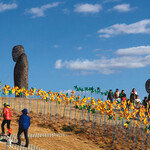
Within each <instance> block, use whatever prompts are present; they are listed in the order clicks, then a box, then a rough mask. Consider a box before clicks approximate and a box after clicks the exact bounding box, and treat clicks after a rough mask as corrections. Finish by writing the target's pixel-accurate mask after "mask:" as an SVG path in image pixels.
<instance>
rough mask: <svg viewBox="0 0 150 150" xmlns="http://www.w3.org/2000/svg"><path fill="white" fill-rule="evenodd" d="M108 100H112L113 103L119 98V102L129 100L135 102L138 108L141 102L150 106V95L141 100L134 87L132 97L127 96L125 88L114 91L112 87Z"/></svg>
mask: <svg viewBox="0 0 150 150" xmlns="http://www.w3.org/2000/svg"><path fill="white" fill-rule="evenodd" d="M107 100H110V102H111V103H112V102H113V101H114V100H117V101H118V102H120V101H125V100H126V101H127V102H130V103H133V104H134V106H135V107H136V108H138V107H139V106H140V105H139V104H142V105H143V106H144V107H145V108H149V107H150V97H148V98H147V97H144V99H143V101H141V100H140V98H139V96H138V94H137V92H136V89H135V88H133V89H132V92H131V93H130V98H127V96H126V94H125V91H124V90H122V91H121V92H119V89H116V91H115V92H114V93H113V91H112V90H111V89H110V90H109V93H108V96H107Z"/></svg>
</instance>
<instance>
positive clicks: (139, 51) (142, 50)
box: [115, 46, 150, 56]
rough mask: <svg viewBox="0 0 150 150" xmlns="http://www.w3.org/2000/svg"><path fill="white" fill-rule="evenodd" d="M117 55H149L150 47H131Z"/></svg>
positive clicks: (118, 52)
mask: <svg viewBox="0 0 150 150" xmlns="http://www.w3.org/2000/svg"><path fill="white" fill-rule="evenodd" d="M115 54H117V55H124V56H125V55H126V56H128V55H132V56H134V55H148V54H150V46H138V47H131V48H125V49H118V50H117V51H116V52H115Z"/></svg>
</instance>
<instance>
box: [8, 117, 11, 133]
mask: <svg viewBox="0 0 150 150" xmlns="http://www.w3.org/2000/svg"><path fill="white" fill-rule="evenodd" d="M10 122H11V120H7V130H8V136H10V135H11V130H10Z"/></svg>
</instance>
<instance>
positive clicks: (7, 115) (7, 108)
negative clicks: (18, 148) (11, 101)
mask: <svg viewBox="0 0 150 150" xmlns="http://www.w3.org/2000/svg"><path fill="white" fill-rule="evenodd" d="M11 117H12V112H11V110H10V106H9V105H8V104H7V103H4V108H3V118H4V119H3V122H2V124H1V128H2V135H4V134H5V130H4V126H5V124H6V123H7V130H8V135H9V136H10V134H11V129H10V122H11Z"/></svg>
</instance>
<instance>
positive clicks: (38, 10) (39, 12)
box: [27, 2, 60, 18]
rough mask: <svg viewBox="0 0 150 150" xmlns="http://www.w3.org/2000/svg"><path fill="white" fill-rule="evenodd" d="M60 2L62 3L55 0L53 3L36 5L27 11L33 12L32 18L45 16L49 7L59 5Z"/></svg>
mask: <svg viewBox="0 0 150 150" xmlns="http://www.w3.org/2000/svg"><path fill="white" fill-rule="evenodd" d="M59 4H60V3H59V2H54V3H52V4H46V5H43V6H41V7H34V8H31V9H29V10H27V13H29V14H31V15H32V18H36V17H43V16H45V14H44V13H45V11H46V10H47V9H50V8H54V7H57V6H58V5H59Z"/></svg>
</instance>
